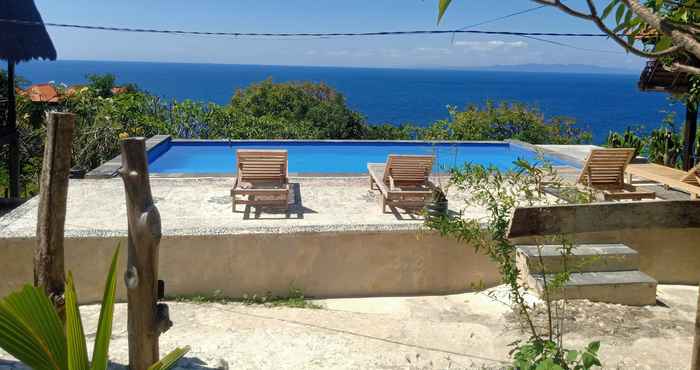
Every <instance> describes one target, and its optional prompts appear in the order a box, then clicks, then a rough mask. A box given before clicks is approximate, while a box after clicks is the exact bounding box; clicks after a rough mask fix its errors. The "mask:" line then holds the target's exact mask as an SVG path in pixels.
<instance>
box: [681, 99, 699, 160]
mask: <svg viewBox="0 0 700 370" xmlns="http://www.w3.org/2000/svg"><path fill="white" fill-rule="evenodd" d="M683 131H684V132H683V135H684V137H683V155H682V158H683V169H684V170H686V171H688V170H690V169H691V168H693V166H695V137H696V133H697V131H698V104H697V103H690V102H688V103H687V105H686V108H685V129H684V130H683Z"/></svg>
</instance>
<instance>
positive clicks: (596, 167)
mask: <svg viewBox="0 0 700 370" xmlns="http://www.w3.org/2000/svg"><path fill="white" fill-rule="evenodd" d="M632 157H634V149H631V148H614V149H593V150H591V152H590V154H588V158H586V163H585V164H584V166H583V169H582V170H581V174H580V175H579V176H578V180H577V183H579V184H583V185H585V186H587V187H588V188H590V189H594V190H598V191H601V192H602V193H603V197H604V199H605V200H621V199H632V200H642V199H645V198H649V199H654V198H655V197H656V194H655V193H654V192H647V191H638V190H637V188H636V187H634V186H632V185H631V184H625V168H627V165H628V164H629V162H630V161H631V160H632Z"/></svg>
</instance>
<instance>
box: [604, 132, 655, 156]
mask: <svg viewBox="0 0 700 370" xmlns="http://www.w3.org/2000/svg"><path fill="white" fill-rule="evenodd" d="M644 145H645V141H644V139H643V138H642V137H641V136H639V135H638V134H637V131H635V130H632V128H630V127H628V128H627V129H626V130H625V132H624V133H622V134H620V133H618V132H615V131H610V133H609V134H608V139H607V140H606V142H605V146H607V147H609V148H634V156H635V158H636V157H637V156H638V155H639V154H641V152H642V150H643V149H644Z"/></svg>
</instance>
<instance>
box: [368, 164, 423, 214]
mask: <svg viewBox="0 0 700 370" xmlns="http://www.w3.org/2000/svg"><path fill="white" fill-rule="evenodd" d="M434 158H435V157H434V156H432V155H397V154H390V155H389V157H388V158H387V161H386V163H368V164H367V170H368V171H369V186H370V189H372V190H379V192H380V193H381V195H382V198H381V206H382V212H386V206H387V205H388V206H395V207H400V208H404V209H409V208H422V207H423V206H424V205H425V202H426V201H427V200H428V199H430V197H431V196H432V192H433V188H434V185H433V184H432V183H431V182H430V180H429V179H428V177H429V176H430V171H432V169H433V160H434Z"/></svg>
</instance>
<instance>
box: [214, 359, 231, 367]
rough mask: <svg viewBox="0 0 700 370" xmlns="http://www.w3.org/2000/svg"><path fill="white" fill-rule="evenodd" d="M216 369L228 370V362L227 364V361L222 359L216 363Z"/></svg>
mask: <svg viewBox="0 0 700 370" xmlns="http://www.w3.org/2000/svg"><path fill="white" fill-rule="evenodd" d="M215 368H216V369H219V370H228V362H226V360H224V359H223V358H220V359H219V361H217V362H216V367H215Z"/></svg>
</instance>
